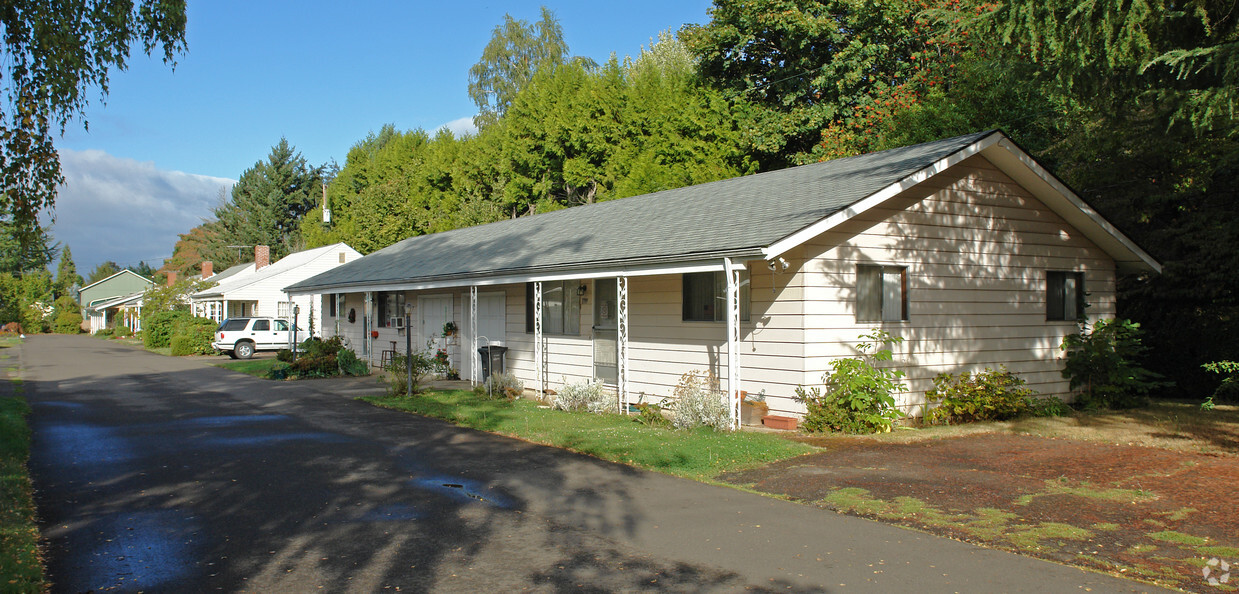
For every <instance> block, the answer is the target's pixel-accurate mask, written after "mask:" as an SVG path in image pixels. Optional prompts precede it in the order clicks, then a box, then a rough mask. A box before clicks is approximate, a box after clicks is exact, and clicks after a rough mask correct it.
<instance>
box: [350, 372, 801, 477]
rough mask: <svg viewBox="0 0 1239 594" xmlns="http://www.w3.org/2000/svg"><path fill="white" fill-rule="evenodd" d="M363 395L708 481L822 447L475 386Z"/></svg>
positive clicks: (375, 401)
mask: <svg viewBox="0 0 1239 594" xmlns="http://www.w3.org/2000/svg"><path fill="white" fill-rule="evenodd" d="M362 400H365V401H366V402H370V403H371V404H374V405H377V406H381V407H384V408H390V409H395V410H400V411H405V412H410V413H414V414H419V415H423V416H427V417H435V418H439V419H444V420H447V421H450V422H452V423H455V424H457V425H461V426H464V427H470V428H473V429H480V430H482V431H489V432H491V433H498V434H501V435H507V436H510V437H516V438H519V439H523V440H525V441H530V442H534V443H540V444H544V445H549V446H554V447H558V448H564V449H567V450H571V451H574V452H579V453H582V454H588V455H591V456H595V457H598V458H602V459H604V460H610V461H612V462H619V463H622V464H628V465H631V466H636V467H638V468H645V469H647V470H655V471H658V472H663V473H666V474H672V475H675V476H682V477H686V478H691V479H695V480H701V481H710V480H711V479H713V478H714V477H716V476H718V475H720V474H723V473H725V472H732V471H736V470H744V469H747V468H753V467H756V466H761V465H763V464H769V463H771V462H776V461H779V460H784V459H787V458H791V457H794V456H799V455H801V454H807V453H809V452H812V451H814V448H813V447H811V446H808V445H805V444H801V443H795V442H792V441H788V440H786V439H783V438H781V437H779V436H777V435H771V434H766V433H751V432H745V431H736V432H729V431H715V430H713V429H710V428H699V429H694V430H688V431H685V430H677V429H671V428H664V427H651V426H648V425H642V424H640V423H637V422H636V421H635V420H634V418H633V417H628V416H623V415H615V414H589V413H573V412H564V411H559V410H551V409H549V408H540V407H539V406H538V405H537V404H536V403H534V402H532V401H529V400H516V401H511V402H509V401H507V400H490V399H487V398H485V397H484V396H478V395H476V394H474V393H473V392H471V391H467V390H431V391H427V392H425V393H423V394H421V395H418V396H414V397H413V398H405V397H393V396H370V397H365V398H362Z"/></svg>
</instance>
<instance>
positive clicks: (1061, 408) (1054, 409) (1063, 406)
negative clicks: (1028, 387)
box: [1028, 396, 1071, 417]
mask: <svg viewBox="0 0 1239 594" xmlns="http://www.w3.org/2000/svg"><path fill="white" fill-rule="evenodd" d="M1028 412H1029V414H1030V415H1032V416H1034V417H1064V416H1067V415H1069V414H1071V406H1070V405H1069V404H1067V403H1066V402H1063V401H1062V400H1061V399H1059V398H1057V397H1055V396H1042V397H1038V398H1033V399H1032V406H1031V407H1030V408H1029V409H1028Z"/></svg>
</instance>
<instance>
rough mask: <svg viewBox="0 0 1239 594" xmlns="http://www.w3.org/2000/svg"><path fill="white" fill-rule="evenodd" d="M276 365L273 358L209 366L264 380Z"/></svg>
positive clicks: (240, 360) (238, 360) (239, 360)
mask: <svg viewBox="0 0 1239 594" xmlns="http://www.w3.org/2000/svg"><path fill="white" fill-rule="evenodd" d="M276 363H279V361H278V360H276V359H275V358H271V359H236V360H232V359H229V360H227V361H220V362H219V363H212V364H211V365H214V366H216V367H223V368H224V369H231V370H232V371H240V372H241V373H245V374H248V375H252V376H254V377H260V378H263V379H266V378H267V372H268V371H271V368H272V367H274V366H275V364H276Z"/></svg>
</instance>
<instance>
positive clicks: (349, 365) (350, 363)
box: [336, 348, 370, 377]
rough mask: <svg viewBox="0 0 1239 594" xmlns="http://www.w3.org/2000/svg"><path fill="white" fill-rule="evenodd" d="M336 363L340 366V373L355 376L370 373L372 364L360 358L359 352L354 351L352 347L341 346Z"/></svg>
mask: <svg viewBox="0 0 1239 594" xmlns="http://www.w3.org/2000/svg"><path fill="white" fill-rule="evenodd" d="M336 365H338V366H339V368H340V373H342V374H344V375H348V376H354V377H358V376H363V375H370V366H369V365H366V362H365V361H362V360H361V359H358V358H357V353H354V352H353V351H352V349H345V348H341V349H340V352H338V353H336Z"/></svg>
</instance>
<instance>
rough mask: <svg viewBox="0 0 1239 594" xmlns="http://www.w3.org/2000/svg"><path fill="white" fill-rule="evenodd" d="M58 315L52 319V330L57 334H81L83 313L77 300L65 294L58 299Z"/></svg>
mask: <svg viewBox="0 0 1239 594" xmlns="http://www.w3.org/2000/svg"><path fill="white" fill-rule="evenodd" d="M55 307H56V315H55V318H54V319H53V321H52V331H53V332H55V333H56V334H79V333H81V332H82V313H81V312H80V311H79V310H78V307H77V301H74V300H73V298H72V297H69V296H67V295H66V296H64V297H61V298H59V299H57V300H56V305H55Z"/></svg>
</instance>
